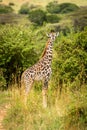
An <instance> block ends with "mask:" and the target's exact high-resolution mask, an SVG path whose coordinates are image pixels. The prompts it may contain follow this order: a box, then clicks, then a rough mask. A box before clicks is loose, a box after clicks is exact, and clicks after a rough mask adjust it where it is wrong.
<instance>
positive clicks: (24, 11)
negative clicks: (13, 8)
mask: <svg viewBox="0 0 87 130" xmlns="http://www.w3.org/2000/svg"><path fill="white" fill-rule="evenodd" d="M29 11H30V9H29V4H28V3H25V4H23V5H22V6H21V8H20V10H19V13H20V14H29Z"/></svg>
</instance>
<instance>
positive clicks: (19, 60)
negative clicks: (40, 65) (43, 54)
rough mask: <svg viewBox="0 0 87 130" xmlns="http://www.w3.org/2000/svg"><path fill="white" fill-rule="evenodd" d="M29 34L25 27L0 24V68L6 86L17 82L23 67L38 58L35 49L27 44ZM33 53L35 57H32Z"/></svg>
mask: <svg viewBox="0 0 87 130" xmlns="http://www.w3.org/2000/svg"><path fill="white" fill-rule="evenodd" d="M30 35H31V33H30V32H29V29H28V28H26V27H21V26H15V25H14V26H10V25H6V26H0V60H1V61H2V62H0V68H2V70H3V77H4V79H5V80H6V85H7V86H8V84H10V83H13V84H14V83H18V79H19V78H18V77H20V75H21V72H22V71H23V69H25V68H26V67H29V66H31V65H32V64H34V62H35V61H37V59H38V58H37V53H36V50H34V48H33V47H32V46H31V45H30V44H29V43H30ZM2 48H3V49H2ZM34 55H35V59H34V58H33V59H32V57H34ZM27 57H28V58H27Z"/></svg>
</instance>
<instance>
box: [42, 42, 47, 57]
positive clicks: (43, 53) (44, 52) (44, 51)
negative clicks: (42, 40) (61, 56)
mask: <svg viewBox="0 0 87 130" xmlns="http://www.w3.org/2000/svg"><path fill="white" fill-rule="evenodd" d="M48 44H49V40H48V42H47V43H46V46H45V48H44V50H43V52H42V55H41V57H44V55H45V54H46V50H47V47H48Z"/></svg>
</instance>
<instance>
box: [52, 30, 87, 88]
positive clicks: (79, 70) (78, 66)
mask: <svg viewBox="0 0 87 130" xmlns="http://www.w3.org/2000/svg"><path fill="white" fill-rule="evenodd" d="M71 35H72V34H71ZM86 35H87V30H84V31H83V32H82V33H78V34H75V35H74V34H73V39H72V37H71V36H69V37H68V39H66V38H65V37H62V39H61V40H60V41H59V44H58V45H56V47H55V49H56V53H57V57H58V58H57V59H54V62H53V65H54V66H53V69H54V73H53V77H54V76H55V78H53V81H54V80H56V81H55V83H59V84H61V83H63V82H65V83H69V82H70V84H71V85H69V86H70V87H71V88H73V89H78V88H80V86H81V84H83V83H86V75H87V66H86V64H87V52H86ZM55 66H56V68H55ZM78 82H79V85H78V86H77V83H78ZM54 86H58V84H56V85H54Z"/></svg>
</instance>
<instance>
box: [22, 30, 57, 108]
mask: <svg viewBox="0 0 87 130" xmlns="http://www.w3.org/2000/svg"><path fill="white" fill-rule="evenodd" d="M58 35H59V32H58V33H55V32H53V31H51V33H50V34H47V36H48V41H47V44H46V47H45V49H44V52H43V55H42V57H41V59H40V60H39V61H38V62H37V63H36V64H35V65H33V66H32V67H30V68H28V69H26V70H25V71H24V72H23V73H22V76H21V84H22V86H23V88H24V91H25V104H26V102H27V96H28V93H29V92H30V90H31V88H32V85H33V82H34V81H35V80H36V81H39V80H41V81H42V82H43V86H42V95H43V107H44V108H46V107H47V90H48V82H49V80H50V76H51V73H52V69H51V62H52V50H53V42H54V41H55V38H56V37H57V36H58Z"/></svg>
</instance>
